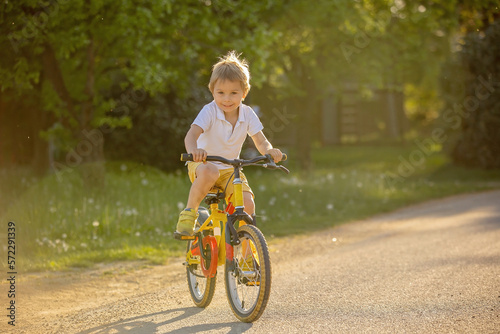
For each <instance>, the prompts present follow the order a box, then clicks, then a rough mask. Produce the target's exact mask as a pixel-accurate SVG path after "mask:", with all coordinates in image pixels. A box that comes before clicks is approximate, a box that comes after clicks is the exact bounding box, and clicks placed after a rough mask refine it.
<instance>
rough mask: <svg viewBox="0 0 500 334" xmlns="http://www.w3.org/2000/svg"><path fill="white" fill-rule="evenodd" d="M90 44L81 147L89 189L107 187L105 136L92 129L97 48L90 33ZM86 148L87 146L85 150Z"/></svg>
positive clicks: (81, 126) (84, 179)
mask: <svg viewBox="0 0 500 334" xmlns="http://www.w3.org/2000/svg"><path fill="white" fill-rule="evenodd" d="M89 37H90V43H89V46H88V48H87V79H86V83H85V91H84V93H85V95H86V96H87V99H86V100H85V101H84V102H83V103H82V117H81V120H80V129H81V132H80V135H79V137H80V138H79V139H80V141H79V145H81V151H82V152H85V153H84V154H83V158H84V162H86V164H85V165H84V166H83V169H82V176H83V181H84V184H85V185H86V186H87V187H91V188H93V187H98V188H101V187H104V186H105V172H106V170H105V166H104V136H103V135H102V133H101V132H100V131H99V130H98V129H93V128H92V119H93V118H94V112H95V110H94V109H95V108H94V97H95V91H94V85H95V46H94V40H93V37H92V36H91V34H90V33H89ZM84 146H86V147H85V148H84Z"/></svg>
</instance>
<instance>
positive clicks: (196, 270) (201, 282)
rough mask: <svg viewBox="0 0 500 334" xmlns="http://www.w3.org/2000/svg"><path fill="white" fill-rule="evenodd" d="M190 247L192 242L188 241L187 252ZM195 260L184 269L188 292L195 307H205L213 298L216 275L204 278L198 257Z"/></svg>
mask: <svg viewBox="0 0 500 334" xmlns="http://www.w3.org/2000/svg"><path fill="white" fill-rule="evenodd" d="M192 245H193V240H189V241H188V245H187V250H188V252H189V250H190V249H191V247H192ZM196 258H197V260H198V261H196V262H197V263H193V264H188V266H187V267H186V274H187V282H188V287H189V292H190V294H191V298H192V299H193V302H194V304H195V305H196V306H198V307H207V306H208V305H209V304H210V302H212V298H213V296H214V292H215V282H216V278H217V275H215V276H214V277H205V275H204V274H203V271H202V268H201V266H202V264H201V261H200V256H197V257H196Z"/></svg>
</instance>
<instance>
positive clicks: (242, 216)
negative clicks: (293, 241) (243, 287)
mask: <svg viewBox="0 0 500 334" xmlns="http://www.w3.org/2000/svg"><path fill="white" fill-rule="evenodd" d="M240 169H241V167H238V166H235V167H234V180H233V186H234V192H233V197H234V204H233V203H232V202H229V203H228V204H227V205H226V209H225V210H220V209H219V205H218V204H219V198H217V196H215V197H214V196H213V194H212V196H211V194H209V195H207V199H208V203H209V206H210V216H209V217H208V218H207V219H206V220H205V221H204V222H203V224H202V225H201V226H200V227H199V228H198V229H197V230H196V231H195V234H194V236H193V237H184V238H183V239H185V240H193V239H195V240H196V239H198V240H197V241H195V242H194V243H193V245H196V246H194V247H192V248H191V249H190V250H189V251H188V253H187V255H186V262H187V264H200V263H199V262H201V259H203V262H204V263H205V264H208V265H209V266H208V268H207V267H206V266H205V265H203V264H202V268H203V273H204V274H205V275H206V276H207V277H213V276H215V273H216V272H217V266H220V265H223V264H226V265H227V266H229V267H230V268H233V266H234V263H233V255H234V252H233V246H235V245H239V244H240V240H239V238H238V234H237V232H236V228H235V226H234V225H235V223H236V222H240V221H243V222H244V223H246V224H252V225H256V219H255V217H253V218H252V217H250V216H249V215H248V214H247V213H246V212H245V211H244V210H245V206H244V201H243V182H242V180H241V178H240ZM211 197H212V198H211ZM211 230H213V237H214V238H215V243H214V241H213V239H212V240H211V238H210V237H212V236H210V235H207V236H205V237H203V238H202V235H203V232H204V231H211ZM222 240H224V243H225V247H221V241H222ZM207 245H209V246H210V247H211V253H210V254H214V253H216V254H217V265H215V262H214V261H212V259H211V258H210V259H209V258H208V257H207V256H206V254H205V252H204V251H203V250H205V249H206V246H207ZM193 256H200V260H197V259H194V258H193Z"/></svg>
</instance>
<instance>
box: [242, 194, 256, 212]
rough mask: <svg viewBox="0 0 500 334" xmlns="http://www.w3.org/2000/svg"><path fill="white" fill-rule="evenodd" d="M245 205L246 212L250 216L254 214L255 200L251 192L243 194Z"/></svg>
mask: <svg viewBox="0 0 500 334" xmlns="http://www.w3.org/2000/svg"><path fill="white" fill-rule="evenodd" d="M243 203H244V205H245V211H246V212H247V213H249V214H253V213H254V212H255V202H254V200H253V196H252V194H251V193H249V192H246V191H245V192H243Z"/></svg>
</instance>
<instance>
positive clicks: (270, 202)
mask: <svg viewBox="0 0 500 334" xmlns="http://www.w3.org/2000/svg"><path fill="white" fill-rule="evenodd" d="M274 204H276V197H274V196H273V197H271V199H270V200H269V205H274Z"/></svg>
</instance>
